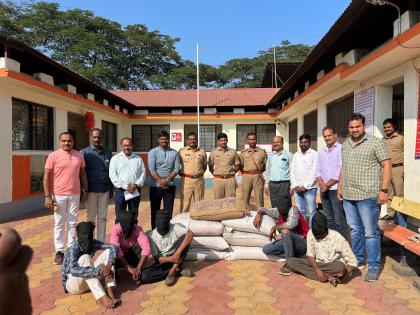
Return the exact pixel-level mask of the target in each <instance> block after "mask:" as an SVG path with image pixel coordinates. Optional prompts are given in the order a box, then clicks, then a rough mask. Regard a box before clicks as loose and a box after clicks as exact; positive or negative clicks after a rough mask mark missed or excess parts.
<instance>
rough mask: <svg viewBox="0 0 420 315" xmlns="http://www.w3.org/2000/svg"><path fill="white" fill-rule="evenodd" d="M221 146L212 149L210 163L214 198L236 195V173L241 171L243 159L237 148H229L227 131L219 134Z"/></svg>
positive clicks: (218, 138) (218, 139)
mask: <svg viewBox="0 0 420 315" xmlns="http://www.w3.org/2000/svg"><path fill="white" fill-rule="evenodd" d="M217 141H218V143H219V147H218V148H215V149H213V150H212V151H211V153H210V156H209V160H208V165H209V170H210V172H211V173H212V174H213V176H214V179H213V185H212V186H213V194H214V199H222V198H227V197H235V195H236V179H235V174H236V172H237V171H239V168H240V165H241V161H240V160H239V156H238V153H236V150H234V149H231V148H228V146H227V143H228V137H227V135H226V134H225V133H219V134H218V135H217Z"/></svg>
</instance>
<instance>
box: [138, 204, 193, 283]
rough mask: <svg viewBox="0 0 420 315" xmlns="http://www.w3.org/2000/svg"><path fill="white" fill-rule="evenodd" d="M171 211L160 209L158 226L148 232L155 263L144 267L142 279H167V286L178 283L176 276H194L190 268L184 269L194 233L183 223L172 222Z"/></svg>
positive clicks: (145, 281) (154, 280) (146, 281)
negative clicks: (183, 265)
mask: <svg viewBox="0 0 420 315" xmlns="http://www.w3.org/2000/svg"><path fill="white" fill-rule="evenodd" d="M171 215H172V214H171V213H170V212H169V211H165V210H159V211H158V212H157V214H156V228H155V229H154V230H152V231H150V232H148V233H147V236H148V237H149V241H150V247H151V250H152V255H153V258H154V259H155V264H154V265H152V266H150V267H146V268H144V269H143V272H142V276H141V281H142V282H144V283H151V282H157V281H161V280H163V279H165V283H166V285H167V286H172V285H174V284H175V283H176V276H177V275H181V276H185V277H192V276H193V274H192V271H191V270H190V269H186V268H185V269H183V268H182V263H183V261H184V259H185V256H186V255H187V252H188V249H189V247H190V244H191V241H192V239H193V233H192V232H191V231H190V230H188V229H187V228H186V227H185V226H184V225H183V224H181V223H176V224H171V223H170V220H171Z"/></svg>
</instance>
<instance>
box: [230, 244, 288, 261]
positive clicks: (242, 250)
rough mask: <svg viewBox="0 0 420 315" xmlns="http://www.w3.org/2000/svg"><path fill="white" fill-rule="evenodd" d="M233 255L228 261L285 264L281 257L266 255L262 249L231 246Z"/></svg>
mask: <svg viewBox="0 0 420 315" xmlns="http://www.w3.org/2000/svg"><path fill="white" fill-rule="evenodd" d="M231 250H232V253H231V255H229V257H228V258H226V259H227V260H270V261H279V262H284V261H286V259H284V258H281V257H280V256H274V255H266V254H264V252H263V251H262V248H261V247H247V246H231Z"/></svg>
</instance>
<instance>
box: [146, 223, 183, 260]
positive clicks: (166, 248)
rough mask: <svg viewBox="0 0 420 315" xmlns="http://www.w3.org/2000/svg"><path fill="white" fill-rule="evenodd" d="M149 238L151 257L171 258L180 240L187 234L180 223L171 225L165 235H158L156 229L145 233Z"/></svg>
mask: <svg viewBox="0 0 420 315" xmlns="http://www.w3.org/2000/svg"><path fill="white" fill-rule="evenodd" d="M146 234H147V236H148V237H149V242H150V249H151V250H152V256H153V257H156V256H160V257H166V256H171V255H172V254H173V253H175V251H176V250H177V249H178V247H179V245H181V243H179V240H180V238H181V237H182V236H183V235H185V234H187V228H186V227H185V226H184V225H183V224H181V223H175V224H171V225H170V226H169V231H168V233H166V234H165V235H163V236H162V235H160V234H159V232H158V231H157V229H154V230H152V231H149V232H147V233H146Z"/></svg>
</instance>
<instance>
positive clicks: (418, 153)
mask: <svg viewBox="0 0 420 315" xmlns="http://www.w3.org/2000/svg"><path fill="white" fill-rule="evenodd" d="M414 159H416V160H420V98H419V103H418V104H417V133H416V148H415V153H414Z"/></svg>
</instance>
